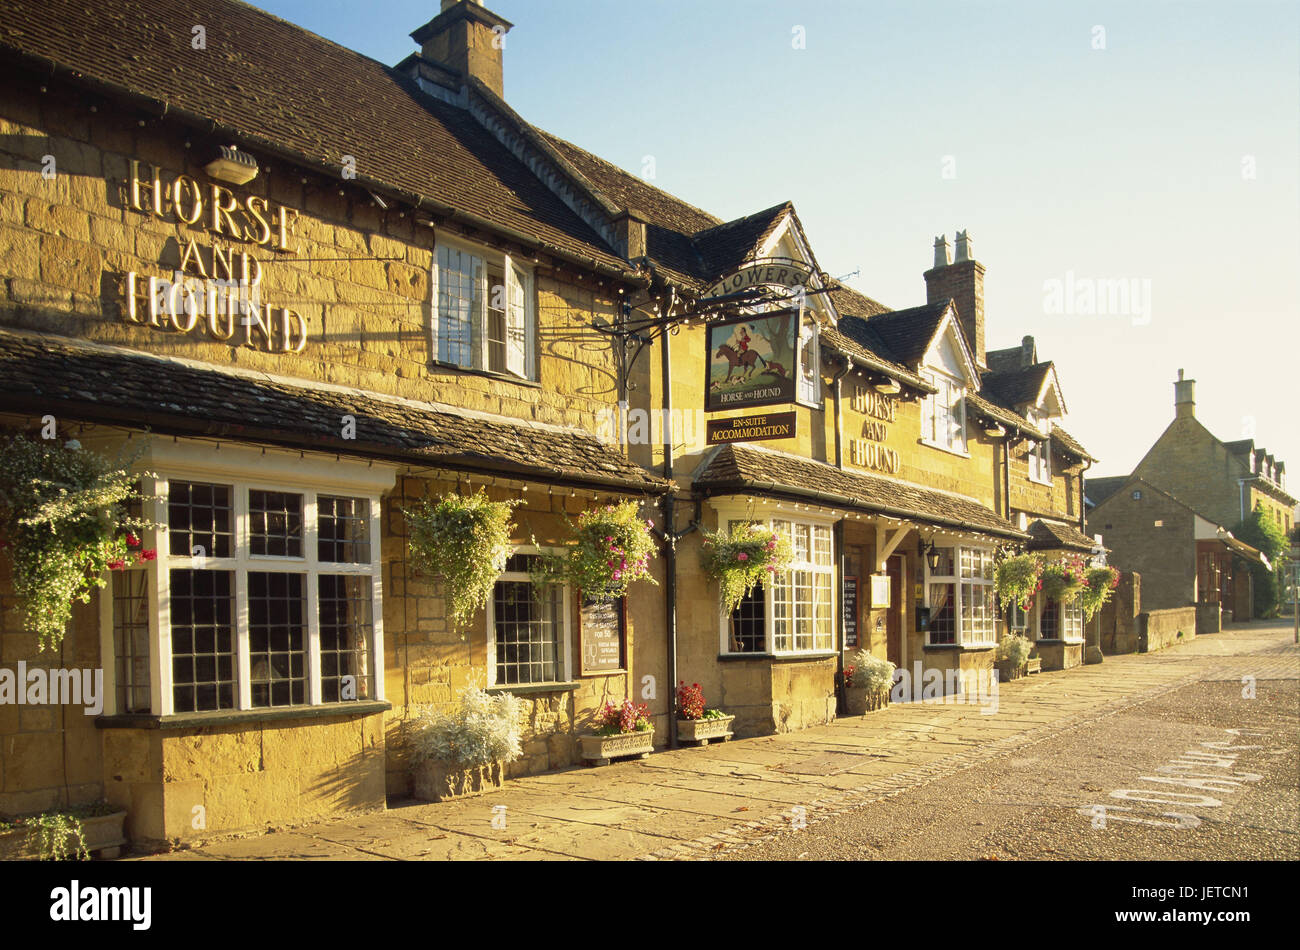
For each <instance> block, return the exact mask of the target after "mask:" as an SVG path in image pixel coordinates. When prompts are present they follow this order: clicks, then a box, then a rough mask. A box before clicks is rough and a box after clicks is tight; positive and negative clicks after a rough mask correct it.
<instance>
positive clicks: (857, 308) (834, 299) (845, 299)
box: [830, 284, 889, 320]
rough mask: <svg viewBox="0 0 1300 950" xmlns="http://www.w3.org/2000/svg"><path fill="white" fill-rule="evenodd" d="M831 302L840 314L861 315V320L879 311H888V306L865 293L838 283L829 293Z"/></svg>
mask: <svg viewBox="0 0 1300 950" xmlns="http://www.w3.org/2000/svg"><path fill="white" fill-rule="evenodd" d="M830 297H831V303H833V304H835V309H836V310H838V311H839V312H840V315H841V316H845V315H847V316H852V317H861V318H862V319H863V320H867V319H870V318H871V317H874V316H876V314H880V313H889V308H888V307H886V306H885V305H884V304H883V303H880V302H879V301H877V300H872V299H871V298H870V297H868V296H866V295H865V294H860V293H858V292H857V291H856V290H854V289H853V288H851V287H845V286H844V285H843V284H840V285H839V286H838V287H836V288H835V289H834V290H832V291H831V293H830Z"/></svg>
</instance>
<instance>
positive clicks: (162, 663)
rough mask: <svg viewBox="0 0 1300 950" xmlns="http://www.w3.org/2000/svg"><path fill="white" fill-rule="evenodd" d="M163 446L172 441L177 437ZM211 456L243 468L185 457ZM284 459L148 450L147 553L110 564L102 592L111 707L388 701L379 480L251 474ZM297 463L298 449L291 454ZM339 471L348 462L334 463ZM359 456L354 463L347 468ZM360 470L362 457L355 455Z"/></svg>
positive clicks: (238, 450) (172, 710)
mask: <svg viewBox="0 0 1300 950" xmlns="http://www.w3.org/2000/svg"><path fill="white" fill-rule="evenodd" d="M166 448H168V449H171V448H173V447H172V446H167V447H166ZM215 452H220V454H222V455H225V456H227V457H233V459H231V460H232V461H233V460H237V459H240V458H242V459H243V460H244V461H245V462H246V464H247V467H246V468H243V469H242V471H240V472H239V473H236V472H234V471H232V470H231V469H230V468H229V467H227V468H225V469H223V468H222V467H220V466H218V467H208V468H190V469H187V468H186V467H185V466H183V465H169V464H167V456H168V455H185V454H186V453H189V455H190V456H191V457H196V456H197V455H200V454H215ZM254 460H260V461H261V462H263V463H264V466H265V471H264V472H261V473H259V475H261V476H265V477H274V476H276V475H286V474H288V473H289V472H290V471H292V469H291V468H290V464H291V463H287V462H285V461H284V460H282V459H277V460H275V461H272V460H271V459H269V458H262V457H261V456H260V455H259V453H257V452H256V451H255V450H249V449H247V448H246V447H238V446H225V447H222V448H220V449H217V450H214V449H213V447H212V446H211V445H207V446H203V447H201V448H199V449H197V450H196V449H194V448H193V446H190V445H186V444H182V445H181V446H179V449H178V450H177V451H175V452H171V453H162V456H161V457H159V456H158V455H157V454H155V455H154V457H153V458H151V459H147V460H145V462H143V463H142V464H147V465H148V466H149V467H150V468H152V469H154V470H155V471H156V473H157V474H156V477H148V478H145V479H144V480H143V486H142V487H143V489H144V493H145V494H146V496H152V498H153V499H155V501H154V502H152V503H149V504H148V505H147V509H146V510H148V509H152V511H150V512H149V517H150V518H151V519H152V520H154V521H157V522H159V523H160V524H162V525H163V526H164V529H159V530H154V531H149V532H145V534H146V537H145V538H143V539H142V545H141V547H142V548H147V547H151V548H152V549H153V550H154V551H155V552H156V556H155V558H154V559H153V560H151V561H145V562H143V563H138V564H132V565H130V566H129V568H128V569H127V570H125V571H120V572H114V573H113V575H112V577H111V581H112V583H111V587H110V588H108V590H107V594H106V596H103V597H101V608H100V609H101V613H100V621H101V642H102V644H103V649H104V651H105V654H106V655H111V656H112V657H113V662H112V663H111V664H109V665H108V668H107V669H106V671H105V673H106V678H111V680H112V682H111V684H106V686H111V689H108V690H106V692H107V693H108V695H109V696H111V697H112V703H111V708H109V709H108V710H107V711H109V712H114V713H151V714H153V715H159V716H167V715H173V714H185V713H203V712H217V711H231V712H238V711H249V712H252V711H256V710H259V709H271V708H280V707H297V706H321V705H327V704H334V703H338V704H347V703H349V702H355V701H362V700H371V699H382V698H383V625H382V602H383V601H382V570H381V562H380V558H379V526H380V510H379V508H380V496H379V492H378V490H377V487H378V481H377V480H376V479H373V478H369V477H367V476H369V475H371V474H373V473H371V472H367V474H366V475H365V476H361V477H360V478H359V479H358V480H357V481H356V482H353V483H350V484H349V483H348V482H347V480H346V479H340V480H337V481H335V482H332V483H324V482H318V483H316V484H314V485H313V484H310V483H303V482H297V483H295V482H293V481H290V480H289V479H287V478H286V479H284V480H281V481H261V480H254V479H253V478H252V477H250V476H249V475H247V474H246V473H248V472H254V471H256V467H255V461H254ZM293 461H295V462H298V464H299V465H300V466H301V464H302V463H301V461H299V456H298V455H297V454H294V455H293ZM330 462H331V465H333V466H335V467H336V468H347V467H349V463H342V464H340V463H339V462H337V461H335V460H334V459H331V460H330ZM356 464H357V463H351V465H356ZM361 467H362V468H363V469H365V468H366V466H364V465H362V466H361Z"/></svg>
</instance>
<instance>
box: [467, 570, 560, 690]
mask: <svg viewBox="0 0 1300 950" xmlns="http://www.w3.org/2000/svg"><path fill="white" fill-rule="evenodd" d="M539 553H540V552H539V551H538V549H536V548H531V547H519V548H516V549H515V553H513V554H512V555H511V556H510V558H509V560H507V561H506V569H505V572H504V573H503V574H502V575H501V576H500V577H499V578H498V579H497V582H496V584H495V586H494V587H493V589H492V597H491V599H490V600H489V601H488V607H487V655H488V663H487V667H488V685H489V686H521V685H540V684H544V683H564V682H568V680H569V675H570V674H569V669H570V667H569V662H570V658H569V630H570V627H569V601H570V596H569V593H570V592H569V587H568V586H567V585H561V584H555V585H552V586H551V587H549V588H548V589H547V590H545V591H543V592H541V593H538V592H537V591H536V590H535V588H534V587H533V583H532V580H531V579H530V577H529V574H528V570H529V568H530V567H531V566H532V565H531V561H532V560H533V559H534V558H536V557H537V555H538V554H539Z"/></svg>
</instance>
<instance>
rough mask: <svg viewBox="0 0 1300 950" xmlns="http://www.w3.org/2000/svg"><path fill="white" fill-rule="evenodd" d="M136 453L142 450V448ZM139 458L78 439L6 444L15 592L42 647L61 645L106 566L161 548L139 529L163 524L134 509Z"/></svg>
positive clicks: (2, 515) (7, 541)
mask: <svg viewBox="0 0 1300 950" xmlns="http://www.w3.org/2000/svg"><path fill="white" fill-rule="evenodd" d="M135 457H138V455H137V456H135ZM133 460H134V458H123V457H119V458H118V459H116V460H114V459H109V458H107V457H105V456H103V455H100V454H99V453H97V452H92V451H91V450H89V449H83V448H82V447H81V443H80V442H78V441H76V440H75V439H70V440H68V441H67V442H65V443H63V444H59V443H58V442H56V441H53V440H50V441H45V440H42V441H32V440H30V439H27V438H26V437H25V436H22V435H17V436H14V437H13V438H11V439H9V440H8V441H6V442H4V443H3V444H0V536H2V537H3V542H2V543H3V546H4V547H5V548H6V549H7V551H8V554H9V558H10V560H11V561H12V563H13V585H14V594H15V596H16V597H17V599H18V603H19V606H20V607H21V608H22V610H23V613H24V616H25V619H26V626H27V629H28V630H30V631H31V632H33V633H35V634H36V636H37V643H38V645H39V647H40V649H41V650H42V651H44V650H55V649H57V648H58V646H59V644H60V643H62V642H63V634H64V631H65V630H66V628H67V625H68V621H69V620H70V619H71V617H72V604H73V601H81V602H82V603H83V604H84V603H88V602H89V601H90V591H91V588H93V587H103V586H104V585H105V584H106V583H107V582H106V581H105V580H104V573H105V572H106V571H108V570H110V569H111V568H114V567H118V568H120V567H125V566H126V564H127V562H128V561H134V562H137V563H142V562H143V561H146V560H149V559H151V558H152V557H153V556H154V552H153V551H146V550H144V549H143V547H142V545H141V544H140V542H139V540H138V539H137V538H136V535H135V534H134V533H133V532H136V531H141V530H142V529H145V528H155V527H159V525H157V524H155V523H154V522H152V521H148V520H145V519H143V518H138V517H133V516H131V515H129V514H128V506H129V505H130V504H131V503H132V502H136V501H140V500H141V496H140V493H139V491H138V488H137V481H138V480H139V479H140V478H141V477H142V476H141V475H139V474H132V473H131V471H130V465H131V462H132V461H133Z"/></svg>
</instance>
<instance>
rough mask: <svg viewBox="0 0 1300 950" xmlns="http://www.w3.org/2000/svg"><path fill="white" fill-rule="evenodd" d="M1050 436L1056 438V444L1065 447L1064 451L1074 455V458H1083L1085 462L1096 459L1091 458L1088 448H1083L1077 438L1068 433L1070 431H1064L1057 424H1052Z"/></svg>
mask: <svg viewBox="0 0 1300 950" xmlns="http://www.w3.org/2000/svg"><path fill="white" fill-rule="evenodd" d="M1052 438H1053V439H1055V440H1056V444H1057V445H1059V446H1060V447H1061V448H1063V449H1065V451H1067V452H1069V453H1070V454H1071V455H1073V456H1075V457H1076V458H1080V459H1083V460H1084V461H1085V462H1095V461H1097V460H1096V459H1095V458H1093V457H1092V456H1091V455H1089V454H1088V450H1087V449H1085V448H1084V447H1083V446H1082V445H1081V444H1080V443H1079V440H1078V439H1076V438H1075V437H1074V436H1072V435H1070V433H1068V432H1066V431H1065V430H1064V429H1062V428H1061V427H1060V426H1058V425H1054V426H1052Z"/></svg>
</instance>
